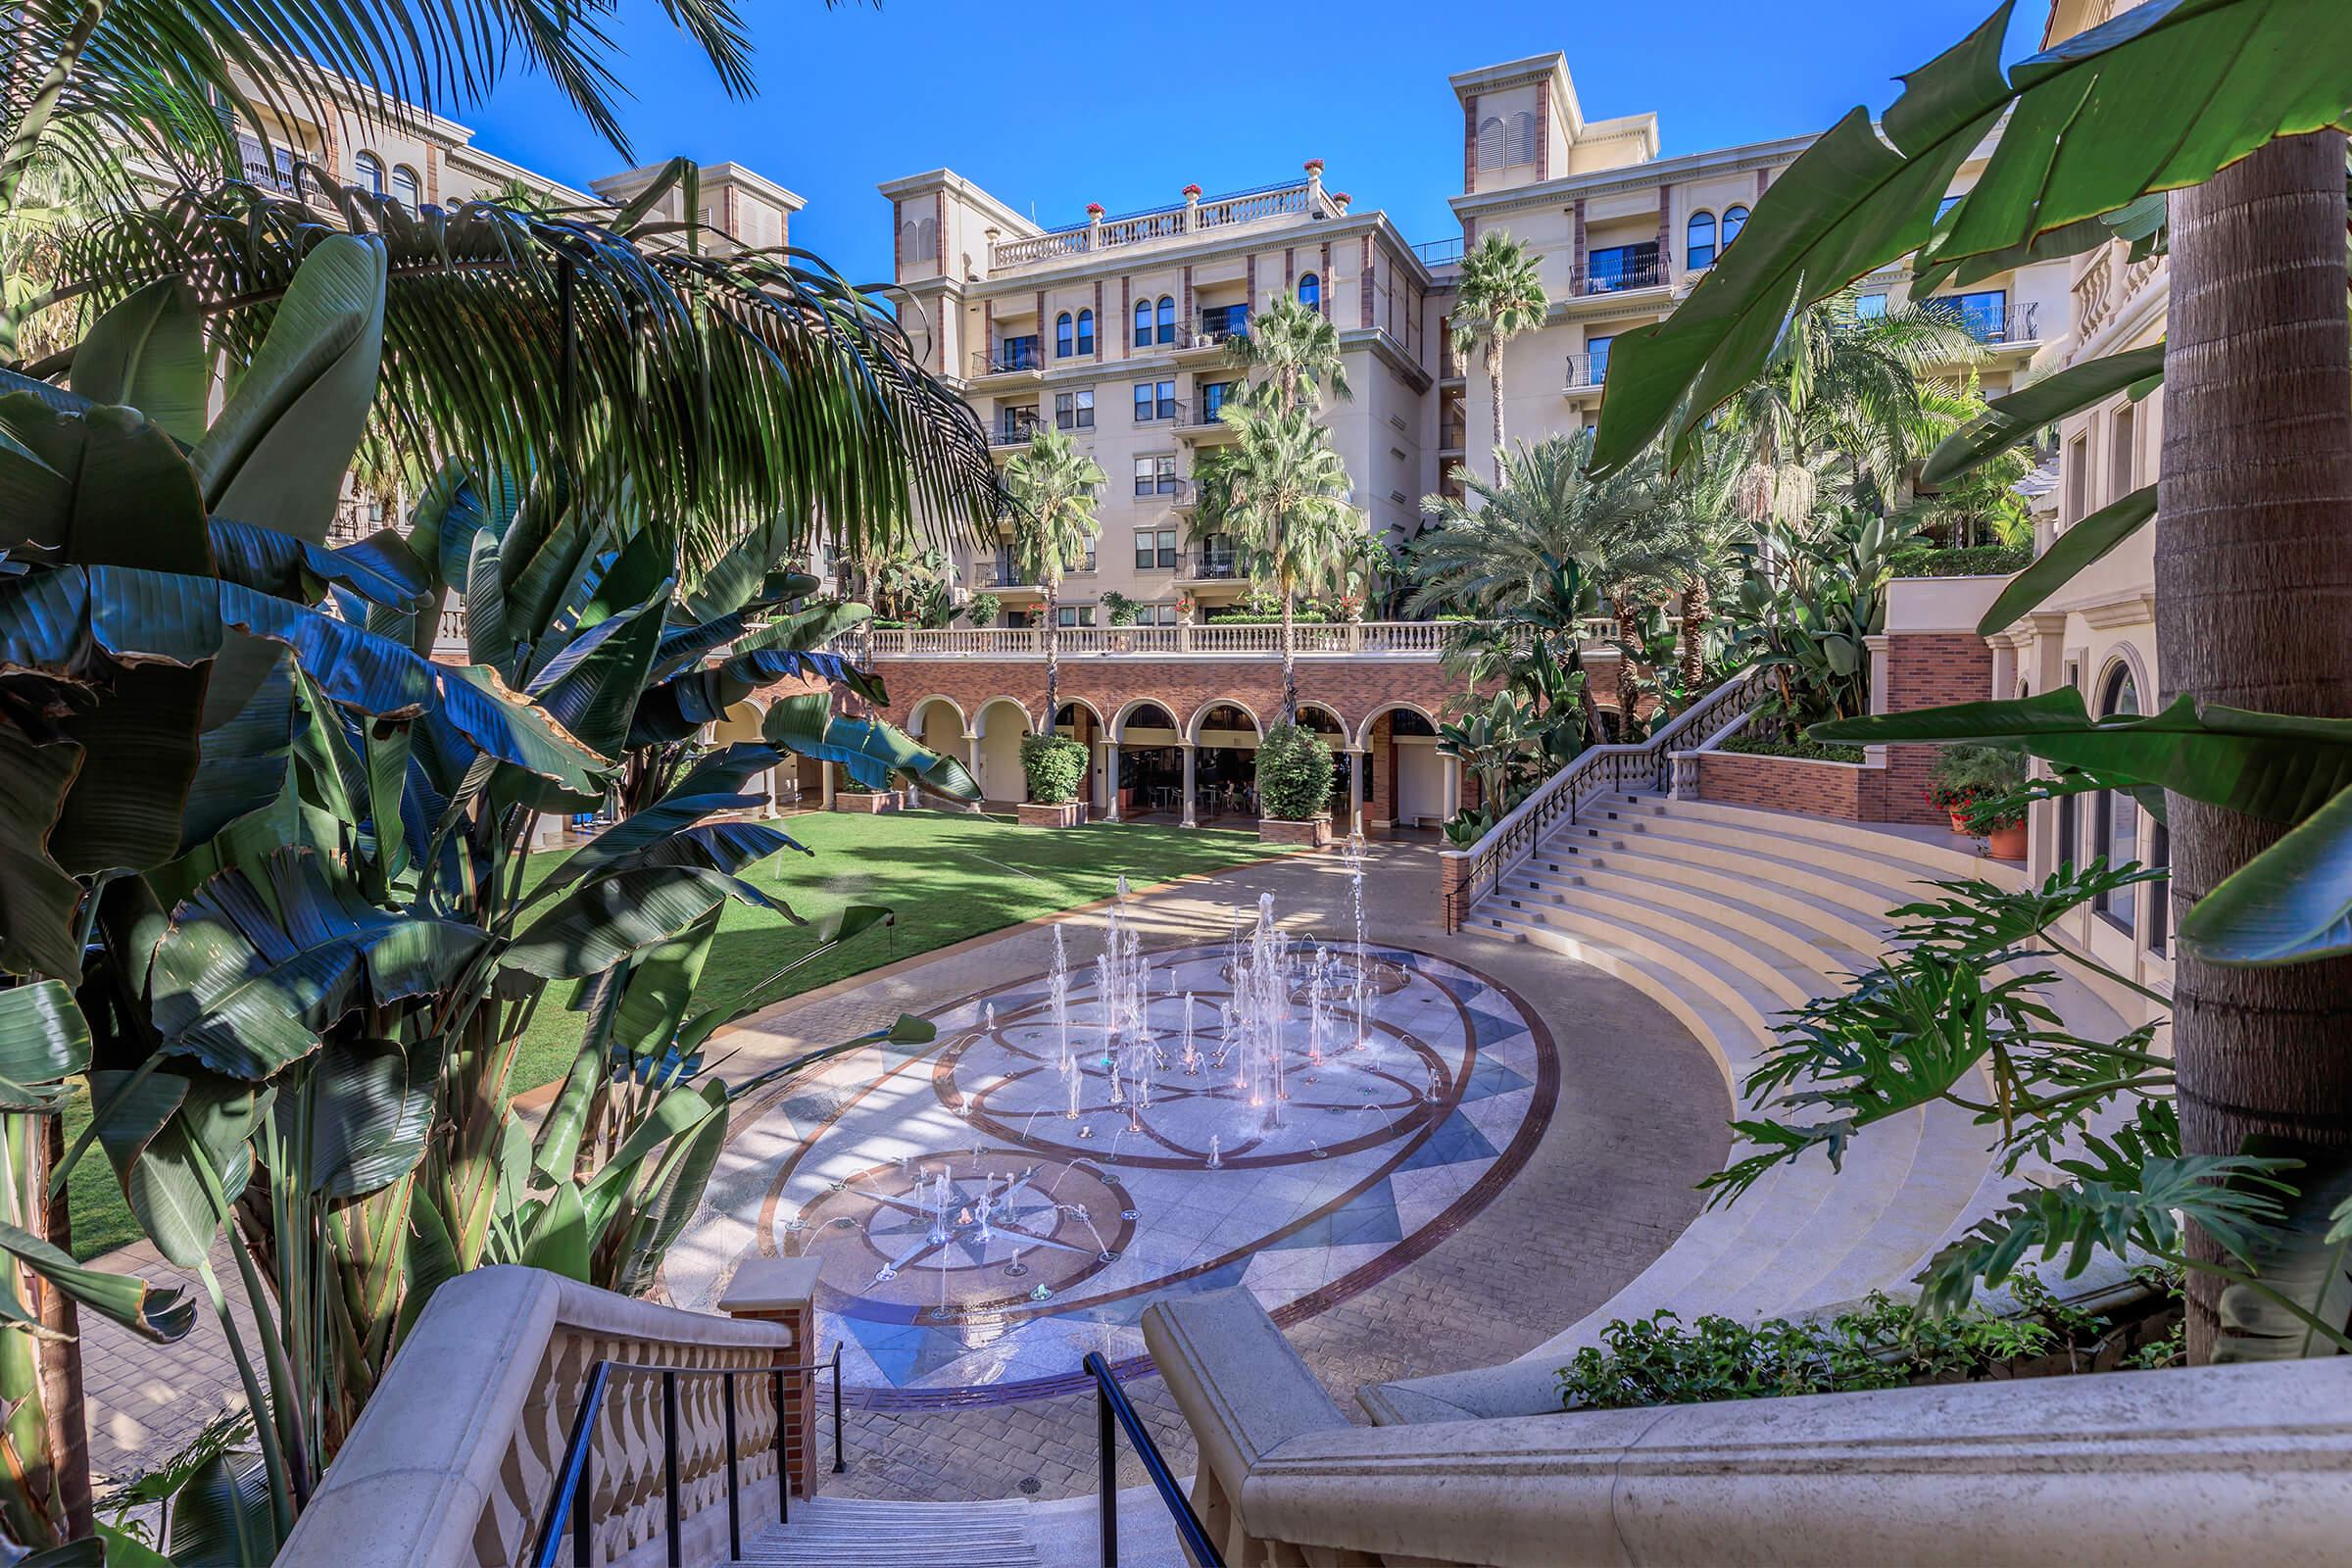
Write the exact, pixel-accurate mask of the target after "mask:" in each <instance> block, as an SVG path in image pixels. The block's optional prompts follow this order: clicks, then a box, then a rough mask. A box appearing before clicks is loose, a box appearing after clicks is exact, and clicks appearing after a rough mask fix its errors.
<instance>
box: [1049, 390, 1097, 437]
mask: <svg viewBox="0 0 2352 1568" xmlns="http://www.w3.org/2000/svg"><path fill="white" fill-rule="evenodd" d="M1094 427H1095V394H1094V393H1093V391H1091V390H1089V391H1085V392H1056V393H1054V428H1055V429H1057V430H1092V429H1093V428H1094Z"/></svg>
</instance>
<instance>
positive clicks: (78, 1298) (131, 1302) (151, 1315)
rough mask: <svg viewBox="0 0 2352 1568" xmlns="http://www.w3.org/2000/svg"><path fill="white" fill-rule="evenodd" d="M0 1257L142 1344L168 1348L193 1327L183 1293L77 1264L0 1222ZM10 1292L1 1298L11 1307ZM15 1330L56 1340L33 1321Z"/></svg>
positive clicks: (192, 1306) (190, 1303)
mask: <svg viewBox="0 0 2352 1568" xmlns="http://www.w3.org/2000/svg"><path fill="white" fill-rule="evenodd" d="M0 1252H6V1253H7V1254H8V1255H9V1256H11V1257H13V1258H15V1259H16V1260H17V1262H19V1263H20V1264H22V1265H24V1266H25V1268H28V1269H30V1270H31V1271H32V1272H33V1273H35V1274H38V1275H40V1276H41V1278H43V1279H45V1280H47V1281H49V1282H50V1283H51V1284H52V1285H55V1286H56V1287H57V1288H58V1289H59V1290H61V1291H63V1292H65V1293H66V1294H67V1295H68V1296H70V1297H72V1298H73V1299H74V1301H75V1302H76V1303H77V1304H79V1305H81V1306H83V1307H85V1308H87V1309H88V1310H90V1311H92V1312H96V1313H97V1314H98V1315H99V1316H101V1317H103V1318H105V1319H106V1320H107V1321H109V1322H111V1323H119V1324H121V1325H122V1326H123V1327H124V1328H126V1329H128V1330H130V1331H131V1332H132V1333H133V1334H136V1335H138V1336H139V1337H140V1338H141V1339H143V1340H151V1341H153V1342H154V1343H156V1344H158V1345H169V1344H171V1343H172V1341H173V1340H177V1339H180V1338H182V1337H183V1336H185V1335H186V1334H187V1332H188V1330H190V1329H191V1328H194V1327H195V1326H196V1303H195V1302H194V1301H193V1300H191V1299H189V1298H188V1294H187V1293H186V1292H185V1291H182V1290H178V1289H172V1290H159V1289H157V1288H156V1287H154V1286H151V1285H149V1284H148V1283H147V1282H146V1281H145V1280H143V1279H139V1278H138V1277H136V1276H135V1275H130V1274H118V1273H116V1272H114V1271H113V1270H111V1269H103V1268H92V1267H90V1266H88V1265H87V1264H82V1263H76V1262H74V1261H73V1258H72V1257H71V1256H70V1255H68V1254H67V1253H65V1252H63V1251H60V1250H58V1249H57V1248H55V1247H53V1246H51V1245H50V1244H49V1243H48V1242H47V1241H45V1240H43V1239H42V1238H40V1237H38V1236H35V1235H33V1234H32V1232H30V1231H28V1230H25V1229H24V1228H23V1227H21V1226H17V1225H11V1224H8V1223H7V1222H5V1221H0ZM13 1300H14V1293H0V1301H7V1302H13ZM16 1327H19V1328H23V1329H25V1330H28V1331H31V1332H35V1333H39V1334H40V1335H42V1337H44V1338H55V1337H56V1336H54V1335H52V1334H51V1333H50V1331H48V1330H46V1329H42V1328H41V1327H40V1324H39V1320H38V1319H37V1318H34V1319H27V1320H26V1321H23V1322H20V1323H18V1324H17V1325H16Z"/></svg>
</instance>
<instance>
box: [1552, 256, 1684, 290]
mask: <svg viewBox="0 0 2352 1568" xmlns="http://www.w3.org/2000/svg"><path fill="white" fill-rule="evenodd" d="M1666 283H1667V275H1666V263H1665V262H1664V260H1662V259H1653V260H1649V261H1640V262H1628V263H1625V264H1623V265H1621V266H1604V267H1593V266H1590V265H1588V266H1585V267H1580V268H1578V269H1577V270H1576V273H1575V276H1574V278H1573V279H1572V280H1571V282H1570V285H1569V286H1570V288H1571V289H1572V290H1573V291H1574V292H1576V293H1577V294H1580V295H1593V294H1628V293H1632V292H1633V291H1634V290H1636V289H1644V288H1664V287H1665V286H1666Z"/></svg>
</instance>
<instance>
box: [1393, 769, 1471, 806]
mask: <svg viewBox="0 0 2352 1568" xmlns="http://www.w3.org/2000/svg"><path fill="white" fill-rule="evenodd" d="M1443 760H1444V762H1445V770H1444V772H1443V774H1442V777H1444V779H1445V781H1446V785H1445V788H1443V789H1442V790H1440V791H1439V792H1438V802H1439V805H1440V808H1441V809H1443V810H1444V812H1445V814H1446V816H1447V817H1449V818H1450V817H1451V816H1452V815H1453V814H1454V813H1455V812H1456V811H1458V810H1460V809H1462V761H1461V759H1460V758H1458V757H1447V758H1445V759H1443ZM1389 814H1390V815H1391V816H1394V815H1396V814H1397V809H1396V808H1395V807H1394V806H1392V807H1390V808H1389Z"/></svg>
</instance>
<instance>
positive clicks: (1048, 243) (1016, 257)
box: [988, 177, 1342, 272]
mask: <svg viewBox="0 0 2352 1568" xmlns="http://www.w3.org/2000/svg"><path fill="white" fill-rule="evenodd" d="M1341 211H1342V209H1341V208H1340V206H1339V204H1338V202H1336V201H1335V200H1334V199H1333V198H1332V197H1331V196H1329V195H1328V194H1326V193H1325V191H1324V190H1323V186H1322V183H1321V181H1320V180H1319V179H1317V178H1313V177H1309V178H1307V179H1302V180H1298V181H1295V182H1293V183H1291V184H1287V185H1275V186H1271V187H1269V188H1267V189H1264V190H1253V191H1242V192H1239V193H1237V194H1235V195H1231V196H1217V197H1211V198H1209V199H1208V200H1205V201H1202V200H1200V199H1198V198H1193V199H1188V200H1187V201H1186V202H1185V203H1184V204H1183V205H1182V206H1169V207H1163V208H1158V209H1156V210H1154V211H1152V212H1148V213H1137V214H1133V215H1131V216H1129V217H1126V218H1114V219H1109V220H1102V219H1097V220H1095V221H1090V222H1086V223H1079V224H1073V225H1072V226H1070V227H1068V228H1057V229H1054V230H1051V231H1050V232H1047V233H1043V234H1025V235H1022V236H1020V237H1019V238H1017V239H1001V240H998V241H996V242H995V243H994V244H992V245H991V246H990V247H989V252H988V257H989V269H990V270H992V271H997V272H1003V271H1007V270H1013V269H1016V268H1022V267H1035V266H1041V265H1049V266H1050V265H1052V264H1054V263H1055V262H1064V261H1069V260H1072V259H1074V258H1077V257H1081V256H1090V255H1097V254H1100V253H1102V252H1103V251H1110V250H1123V249H1132V248H1134V247H1135V246H1139V245H1150V244H1154V243H1158V242H1161V241H1167V240H1177V239H1182V238H1183V237H1184V236H1185V235H1187V234H1197V233H1201V232H1203V231H1205V230H1208V229H1215V228H1231V227H1235V226H1237V225H1239V224H1244V223H1262V222H1268V221H1276V220H1292V219H1301V218H1306V217H1309V216H1317V217H1336V216H1339V215H1340V214H1341Z"/></svg>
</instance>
